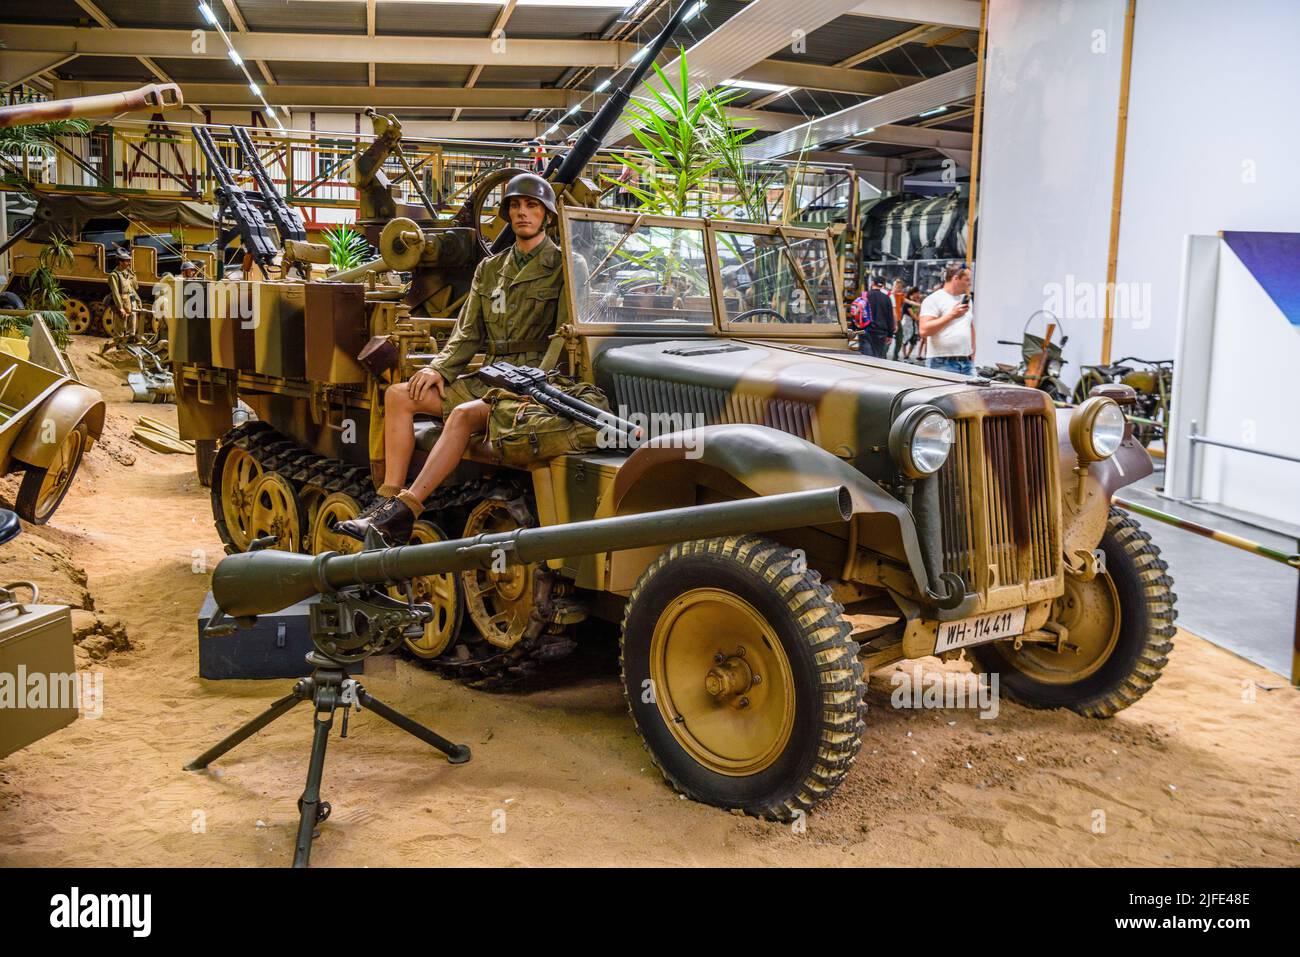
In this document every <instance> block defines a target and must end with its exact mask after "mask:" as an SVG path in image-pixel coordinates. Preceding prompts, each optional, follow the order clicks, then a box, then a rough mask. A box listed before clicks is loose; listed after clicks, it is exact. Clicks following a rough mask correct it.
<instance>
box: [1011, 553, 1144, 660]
mask: <svg viewBox="0 0 1300 957" xmlns="http://www.w3.org/2000/svg"><path fill="white" fill-rule="evenodd" d="M1052 621H1054V622H1055V623H1057V624H1059V625H1062V626H1063V627H1064V628H1065V629H1066V635H1065V638H1064V640H1063V642H1061V649H1060V650H1059V651H1058V650H1057V645H1048V644H1030V643H1026V644H1025V645H1023V646H1022V647H1021V649H1020V650H1019V651H1013V650H1012V649H1011V646H1010V645H1009V644H1005V643H1000V644H999V650H1001V651H1002V652H1003V654H1004V655H1006V657H1007V658H1008V660H1009V661H1010V662H1011V663H1012V664H1013V665H1014V666H1015V667H1016V668H1017V669H1018V670H1020V671H1022V672H1024V673H1025V674H1026V675H1028V676H1029V677H1031V678H1033V679H1034V680H1035V681H1041V682H1043V683H1045V684H1074V683H1075V682H1077V681H1081V680H1082V679H1084V678H1087V677H1088V676H1089V675H1091V674H1092V673H1093V672H1095V671H1096V670H1097V669H1098V668H1100V667H1101V666H1102V665H1103V664H1105V663H1106V660H1107V659H1108V658H1110V655H1111V652H1113V651H1114V650H1115V643H1116V642H1117V641H1118V640H1119V629H1120V623H1121V618H1120V607H1119V593H1118V592H1117V591H1116V590H1115V583H1114V582H1113V581H1111V578H1110V576H1109V575H1107V574H1105V573H1102V574H1099V575H1097V577H1096V578H1094V579H1093V580H1092V581H1089V582H1084V581H1080V580H1079V579H1077V578H1074V577H1073V576H1071V575H1066V576H1065V594H1064V595H1062V596H1061V597H1060V598H1058V599H1057V600H1056V604H1055V605H1054V606H1053V609H1052Z"/></svg>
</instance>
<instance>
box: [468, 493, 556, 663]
mask: <svg viewBox="0 0 1300 957" xmlns="http://www.w3.org/2000/svg"><path fill="white" fill-rule="evenodd" d="M518 527H519V518H518V515H517V514H516V512H514V511H512V510H511V506H510V503H508V502H504V501H501V500H499V499H493V498H485V499H484V500H483V501H482V502H480V503H479V504H478V505H476V506H475V507H474V510H473V511H472V512H470V513H469V518H467V519H466V520H465V529H464V531H463V532H462V533H461V534H462V536H463V537H465V538H473V537H474V536H475V535H482V534H495V533H497V532H509V531H513V530H514V529H516V528H518ZM537 570H538V565H537V564H531V565H521V564H520V563H518V562H510V563H508V564H505V565H504V567H502V568H499V569H493V568H471V569H469V570H467V571H463V572H460V573H459V576H460V584H461V589H462V593H463V594H464V596H465V607H466V610H467V611H468V612H469V617H470V620H471V621H472V622H474V627H476V628H477V629H478V631H479V634H481V635H482V636H483V638H484V640H486V641H488V642H490V643H491V644H493V645H495V646H496V647H498V648H513V647H514V646H515V645H517V644H518V643H519V641H520V639H522V638H523V637H524V631H525V630H526V629H527V628H528V622H529V616H530V614H531V612H532V610H533V604H534V597H535V586H536V576H537Z"/></svg>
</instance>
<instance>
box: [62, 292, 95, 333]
mask: <svg viewBox="0 0 1300 957" xmlns="http://www.w3.org/2000/svg"><path fill="white" fill-rule="evenodd" d="M63 315H64V316H65V317H67V320H68V331H69V332H75V333H84V332H86V331H87V330H89V329H90V307H89V306H88V305H86V304H85V303H84V302H82V301H81V300H80V299H68V300H67V301H65V302H64V303H63Z"/></svg>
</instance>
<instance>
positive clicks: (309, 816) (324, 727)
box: [293, 706, 334, 867]
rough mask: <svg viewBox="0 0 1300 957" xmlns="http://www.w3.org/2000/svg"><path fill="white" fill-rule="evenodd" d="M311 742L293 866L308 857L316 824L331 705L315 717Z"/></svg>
mask: <svg viewBox="0 0 1300 957" xmlns="http://www.w3.org/2000/svg"><path fill="white" fill-rule="evenodd" d="M313 717H314V721H313V724H314V726H315V728H314V731H313V732H312V739H311V761H310V762H309V763H308V765H307V787H306V788H304V789H303V792H302V797H301V798H299V799H298V807H299V808H300V809H301V811H302V817H301V818H299V820H298V843H297V845H296V846H295V847H294V851H293V866H294V867H306V866H307V862H308V861H309V860H310V858H311V840H312V832H313V831H315V830H316V825H317V823H319V821H320V819H321V818H320V807H321V799H320V780H321V776H322V775H323V774H324V773H325V745H326V744H328V743H329V739H330V728H331V727H333V725H334V708H333V707H332V706H331V707H330V708H329V710H328V711H326V712H325V717H324V718H323V719H322V718H321V715H320V713H317V714H315V715H314V716H313Z"/></svg>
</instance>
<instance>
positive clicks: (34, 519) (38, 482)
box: [14, 422, 90, 525]
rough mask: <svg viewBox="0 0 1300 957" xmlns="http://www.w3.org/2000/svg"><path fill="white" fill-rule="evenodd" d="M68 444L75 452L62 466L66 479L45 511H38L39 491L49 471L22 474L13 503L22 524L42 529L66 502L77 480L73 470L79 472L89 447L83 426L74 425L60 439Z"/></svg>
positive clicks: (88, 435) (33, 471)
mask: <svg viewBox="0 0 1300 957" xmlns="http://www.w3.org/2000/svg"><path fill="white" fill-rule="evenodd" d="M70 441H76V442H77V448H76V450H75V452H74V453H73V459H72V462H71V463H70V464H69V465H67V466H66V468H67V470H68V475H67V479H66V480H65V481H64V484H63V487H62V488H61V489H60V490H59V491H58V494H57V495H56V496H55V497H54V500H53V501H51V502H49V503H47V507H46V509H45V511H43V512H42V511H40V506H41V489H42V487H43V486H44V485H45V480H46V478H47V477H48V476H49V474H50V470H49V469H48V468H37V467H33V468H29V469H27V471H25V472H24V473H23V480H22V484H20V485H19V486H18V497H17V498H16V499H15V500H14V511H16V512H17V513H18V515H19V516H20V517H21V518H22V519H23V520H24V521H27V522H31V523H32V524H33V525H44V524H45V523H46V522H48V521H49V520H50V519H51V518H53V517H54V513H55V512H56V511H57V510H58V508H59V506H60V505H62V504H63V500H64V499H65V498H67V495H68V491H69V490H70V489H71V488H72V483H73V480H75V479H76V477H77V470H78V469H79V468H81V461H82V459H83V458H84V457H85V454H86V448H87V446H88V445H89V443H90V432H89V429H87V427H86V424H85V423H84V422H79V423H77V425H76V426H75V427H73V428H72V430H71V431H69V432H68V433H67V434H66V435H65V436H64V437H63V442H64V443H66V442H70ZM60 447H62V446H60Z"/></svg>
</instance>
